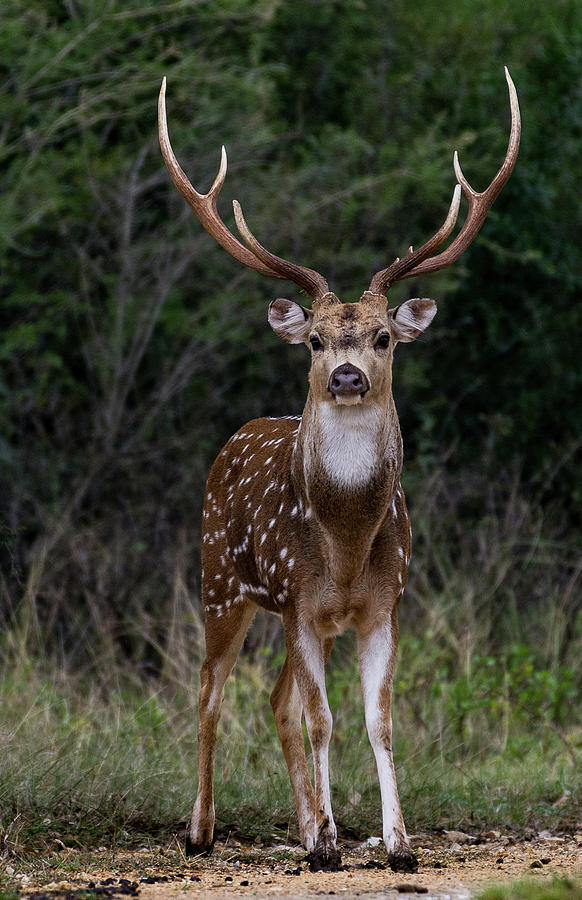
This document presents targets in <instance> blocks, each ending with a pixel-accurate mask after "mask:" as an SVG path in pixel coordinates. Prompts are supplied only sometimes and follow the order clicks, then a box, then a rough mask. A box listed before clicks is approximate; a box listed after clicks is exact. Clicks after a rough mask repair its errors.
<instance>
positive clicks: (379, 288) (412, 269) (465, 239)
mask: <svg viewBox="0 0 582 900" xmlns="http://www.w3.org/2000/svg"><path fill="white" fill-rule="evenodd" d="M505 77H506V79H507V87H508V89H509V104H510V108H511V132H510V135H509V143H508V145H507V152H506V154H505V159H504V160H503V163H502V165H501V168H500V169H499V171H498V173H497V175H496V176H495V178H494V179H493V181H492V182H491V184H490V185H489V187H488V188H487V189H486V190H485V191H483V192H482V193H478V192H477V191H474V190H473V188H472V187H471V185H470V184H469V182H468V181H467V179H466V178H465V176H464V175H463V172H462V171H461V166H460V164H459V158H458V154H457V151H455V155H454V158H453V166H454V170H455V175H456V178H457V182H458V184H457V186H456V187H455V194H454V195H453V202H452V204H451V208H450V210H449V215H448V216H447V219H446V221H445V223H444V225H443V226H442V227H441V228H440V229H439V231H437V233H436V234H435V235H434V237H432V238H431V239H430V240H429V241H427V242H426V244H423V246H422V247H419V249H418V250H415V251H414V252H409V253H408V255H407V256H406V257H404V259H396V260H395V261H394V262H393V263H392V265H390V266H388V268H387V269H382V270H381V271H380V272H376V274H375V275H374V277H373V278H372V281H371V283H370V287H369V288H368V290H369V291H370V292H371V293H374V294H385V293H386V291H387V290H388V288H389V287H390V286H391V285H392V284H394V283H395V282H396V281H400V280H401V279H403V278H412V277H413V276H415V275H421V274H425V273H427V272H436V271H438V270H439V269H444V268H445V266H449V265H450V264H451V263H453V262H455V260H457V259H458V258H459V256H460V255H461V253H464V251H465V250H466V249H467V247H468V246H469V244H470V243H471V242H472V241H473V239H474V238H475V237H476V235H477V234H478V232H479V230H480V229H481V226H482V225H483V222H484V221H485V219H486V218H487V213H488V212H489V210H490V209H491V207H492V206H493V203H494V202H495V200H496V199H497V197H498V196H499V194H500V193H501V191H502V189H503V187H504V186H505V184H506V183H507V181H508V179H509V176H510V175H511V173H512V171H513V167H514V166H515V162H516V160H517V153H518V150H519V138H520V135H521V119H520V115H519V103H518V100H517V91H516V90H515V85H514V83H513V81H512V80H511V76H510V74H509V71H508V69H507V66H505ZM460 188H462V189H463V192H464V194H465V196H466V198H467V200H468V202H469V212H468V213H467V218H466V220H465V223H464V225H463V227H462V228H461V230H460V232H459V233H458V235H457V237H456V238H455V239H454V241H453V242H452V244H450V246H449V247H447V249H446V250H443V251H442V253H439V254H437V255H436V256H431V255H430V254H431V253H432V252H433V251H434V250H436V249H437V248H438V247H440V246H441V244H443V243H444V241H445V240H446V239H447V237H448V236H449V234H450V233H451V231H452V229H453V228H454V225H455V220H456V218H457V215H456V212H455V211H454V210H455V204H456V211H457V212H458V208H459V199H460V196H459V191H460Z"/></svg>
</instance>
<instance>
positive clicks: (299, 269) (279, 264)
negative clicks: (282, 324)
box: [232, 200, 329, 300]
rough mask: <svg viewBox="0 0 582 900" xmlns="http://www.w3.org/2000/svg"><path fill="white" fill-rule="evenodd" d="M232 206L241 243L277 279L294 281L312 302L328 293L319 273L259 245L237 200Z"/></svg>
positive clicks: (324, 281) (325, 282) (327, 288)
mask: <svg viewBox="0 0 582 900" xmlns="http://www.w3.org/2000/svg"><path fill="white" fill-rule="evenodd" d="M232 205H233V209H234V217H235V219H236V225H237V228H238V230H239V231H240V233H241V237H242V239H243V241H244V242H245V244H246V245H247V247H248V248H249V250H251V251H252V252H253V253H254V255H255V256H256V257H257V258H258V259H260V260H261V262H263V263H264V264H265V265H267V266H269V268H270V269H272V270H273V271H274V272H276V273H277V275H278V276H279V278H287V279H288V280H289V281H294V282H295V284H298V285H299V286H300V287H302V288H303V290H304V291H306V292H307V293H308V294H310V295H311V296H312V297H313V299H314V300H321V298H322V297H323V296H324V295H325V294H327V293H329V287H328V285H327V281H326V280H325V278H324V277H323V275H320V274H319V272H315V271H314V270H313V269H308V268H307V267H306V266H297V265H295V263H290V262H287V260H286V259H281V257H280V256H275V254H274V253H271V252H270V251H269V250H266V249H265V247H263V246H262V244H259V242H258V240H257V239H256V237H255V236H254V235H253V234H252V232H251V230H250V228H249V226H248V225H247V223H246V222H245V219H244V216H243V212H242V209H241V205H240V203H239V202H238V200H233V202H232Z"/></svg>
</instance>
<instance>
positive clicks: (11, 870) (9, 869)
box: [4, 866, 14, 878]
mask: <svg viewBox="0 0 582 900" xmlns="http://www.w3.org/2000/svg"><path fill="white" fill-rule="evenodd" d="M4 871H5V872H6V874H7V875H8V877H9V878H12V876H13V875H14V866H6V869H5V870H4Z"/></svg>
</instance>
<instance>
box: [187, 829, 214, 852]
mask: <svg viewBox="0 0 582 900" xmlns="http://www.w3.org/2000/svg"><path fill="white" fill-rule="evenodd" d="M213 847H214V839H213V840H212V841H211V842H210V844H206V845H204V846H203V845H202V844H195V843H194V841H193V840H192V838H191V837H190V835H189V834H187V835H186V844H185V846H184V852H185V854H186V856H201V855H202V854H203V853H206V854H207V855H208V854H210V853H212V848H213Z"/></svg>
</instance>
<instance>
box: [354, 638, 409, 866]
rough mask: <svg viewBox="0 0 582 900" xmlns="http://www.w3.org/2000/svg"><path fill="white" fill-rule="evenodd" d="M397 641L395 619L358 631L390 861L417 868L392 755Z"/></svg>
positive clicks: (364, 690)
mask: <svg viewBox="0 0 582 900" xmlns="http://www.w3.org/2000/svg"><path fill="white" fill-rule="evenodd" d="M397 644H398V630H397V625H396V623H395V621H393V622H390V621H388V622H385V623H383V624H382V625H380V626H376V627H374V629H373V630H371V631H370V632H365V631H362V630H359V631H358V657H359V660H360V673H361V679H362V691H363V694H364V706H365V710H366V727H367V729H368V736H369V738H370V743H371V745H372V749H373V751H374V756H375V757H376V767H377V769H378V779H379V781H380V794H381V797H382V830H383V837H384V843H385V844H386V850H387V851H388V863H389V865H390V867H391V868H392V869H394V871H400V872H414V871H415V870H416V869H417V868H418V862H417V860H416V857H415V856H414V854H413V853H412V851H411V849H410V845H409V843H408V837H407V835H406V828H405V827H404V820H403V818H402V812H401V809H400V800H399V799H398V789H397V787H396V774H395V771H394V760H393V757H392V714H391V707H392V679H393V672H394V663H395V659H396V648H397Z"/></svg>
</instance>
